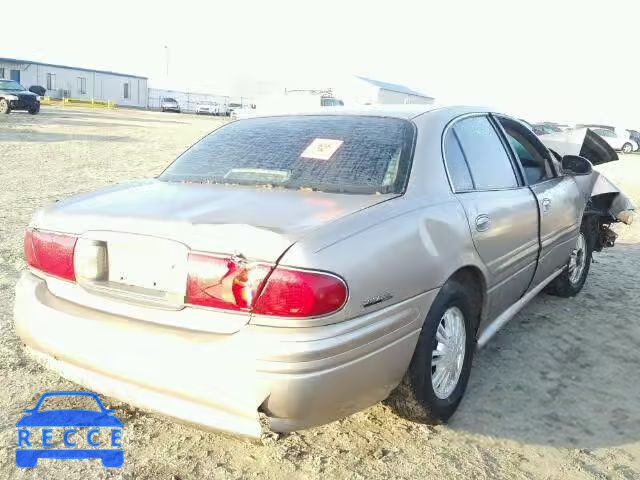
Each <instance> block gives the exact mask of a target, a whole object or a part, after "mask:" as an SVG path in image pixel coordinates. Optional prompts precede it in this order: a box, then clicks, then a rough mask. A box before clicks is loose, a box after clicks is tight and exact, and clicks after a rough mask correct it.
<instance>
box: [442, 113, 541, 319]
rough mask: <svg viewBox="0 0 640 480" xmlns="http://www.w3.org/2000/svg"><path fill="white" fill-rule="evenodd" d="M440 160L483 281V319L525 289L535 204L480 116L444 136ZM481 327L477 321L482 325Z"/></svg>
mask: <svg viewBox="0 0 640 480" xmlns="http://www.w3.org/2000/svg"><path fill="white" fill-rule="evenodd" d="M444 153H445V159H446V163H447V170H448V172H449V176H450V178H451V181H452V186H453V189H454V190H455V193H456V197H457V199H458V200H459V201H460V203H461V204H462V206H463V208H464V210H465V213H466V216H467V220H468V222H469V229H470V231H471V236H472V238H473V242H474V246H475V248H476V251H477V252H478V254H479V256H480V258H481V259H482V262H483V263H484V264H485V265H486V267H487V270H488V272H489V275H490V277H489V278H488V279H487V283H488V285H487V286H488V292H487V315H486V316H485V318H486V320H487V321H490V320H492V319H494V318H495V317H496V316H497V315H499V314H500V313H502V312H503V311H504V310H505V309H507V308H508V307H509V306H510V305H512V304H513V303H514V302H516V301H517V300H518V299H519V298H520V297H521V296H522V295H523V294H524V292H525V291H526V290H527V288H528V287H529V285H530V283H531V281H532V279H533V275H534V272H535V268H536V260H537V257H538V248H539V244H538V207H537V202H536V197H535V195H534V194H533V193H532V192H531V190H530V189H529V188H527V187H526V186H524V185H522V181H521V178H520V176H519V174H517V173H516V170H515V169H514V164H513V162H512V160H511V158H510V156H509V154H508V153H507V149H506V148H505V145H504V143H503V142H502V140H501V139H500V137H499V135H498V133H497V131H496V128H495V126H494V123H493V121H492V120H490V119H489V118H488V117H487V116H485V115H474V116H470V117H463V118H461V119H460V120H458V121H456V122H455V123H454V124H453V126H451V127H449V129H448V131H447V133H446V135H445V152H444ZM481 328H482V325H481Z"/></svg>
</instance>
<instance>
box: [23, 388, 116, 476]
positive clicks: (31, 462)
mask: <svg viewBox="0 0 640 480" xmlns="http://www.w3.org/2000/svg"><path fill="white" fill-rule="evenodd" d="M58 396H70V397H91V398H93V399H94V400H95V401H96V403H97V404H98V407H100V410H99V411H96V410H80V409H73V408H69V409H58V410H45V411H38V410H39V409H40V407H41V405H42V402H43V401H44V400H45V399H46V398H48V397H58ZM25 413H26V415H25V416H23V417H22V418H21V419H20V420H18V422H17V423H16V427H18V448H16V465H17V466H18V467H21V468H29V467H35V466H36V465H37V464H38V460H39V459H40V458H56V459H73V458H77V459H83V458H99V459H100V460H101V461H102V465H104V466H105V467H107V468H117V467H121V466H122V464H123V463H124V451H123V449H122V445H121V435H122V422H121V421H120V420H119V419H118V417H116V416H115V415H114V410H110V409H107V408H104V405H102V402H101V401H100V399H99V398H98V395H96V394H95V393H91V392H74V391H61V392H48V393H44V394H43V395H42V396H41V397H40V399H39V400H38V403H36V406H35V407H34V408H28V409H26V410H25ZM55 427H63V428H64V432H63V434H62V441H63V443H64V445H65V446H66V447H68V448H52V447H53V440H52V437H53V428H55ZM85 427H90V429H89V430H88V431H87V434H86V437H85V438H86V443H87V445H88V446H91V447H100V446H104V445H105V444H106V445H108V446H110V447H112V448H75V447H76V445H77V443H78V437H79V435H80V434H79V432H78V430H77V428H85ZM35 429H41V430H42V435H41V437H40V436H35V435H33V436H32V433H33V430H35ZM32 445H33V448H31V447H32ZM40 446H41V447H42V448H38V447H40ZM21 447H29V448H21Z"/></svg>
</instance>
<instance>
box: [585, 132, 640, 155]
mask: <svg viewBox="0 0 640 480" xmlns="http://www.w3.org/2000/svg"><path fill="white" fill-rule="evenodd" d="M590 130H591V131H593V132H594V133H597V134H598V135H600V136H601V137H602V138H603V139H604V140H605V141H606V142H607V143H608V144H609V145H611V148H613V149H614V150H618V151H622V153H631V152H635V151H636V150H638V148H639V146H638V144H637V143H636V142H635V141H633V140H631V139H630V138H629V136H628V134H627V135H622V134H620V133H618V132H616V131H614V130H611V129H608V128H590Z"/></svg>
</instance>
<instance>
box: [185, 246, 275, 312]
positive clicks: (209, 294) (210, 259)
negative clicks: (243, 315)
mask: <svg viewBox="0 0 640 480" xmlns="http://www.w3.org/2000/svg"><path fill="white" fill-rule="evenodd" d="M188 263H189V266H188V269H189V274H188V277H187V296H186V301H187V303H190V304H192V305H202V306H204V307H215V308H224V309H226V310H250V309H251V306H252V305H253V302H254V301H255V298H256V297H257V296H258V293H259V292H260V288H261V286H262V284H263V282H264V280H265V278H266V277H267V275H269V272H270V271H271V268H272V267H271V266H269V265H264V264H245V263H244V262H237V261H235V260H234V259H233V258H222V257H214V256H211V255H203V254H199V253H190V254H189V261H188Z"/></svg>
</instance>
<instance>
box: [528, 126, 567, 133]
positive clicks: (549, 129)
mask: <svg viewBox="0 0 640 480" xmlns="http://www.w3.org/2000/svg"><path fill="white" fill-rule="evenodd" d="M531 128H532V130H533V131H534V133H535V134H536V135H547V134H549V133H558V132H562V129H561V128H559V127H556V126H554V125H549V124H546V123H534V124H533V125H531Z"/></svg>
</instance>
